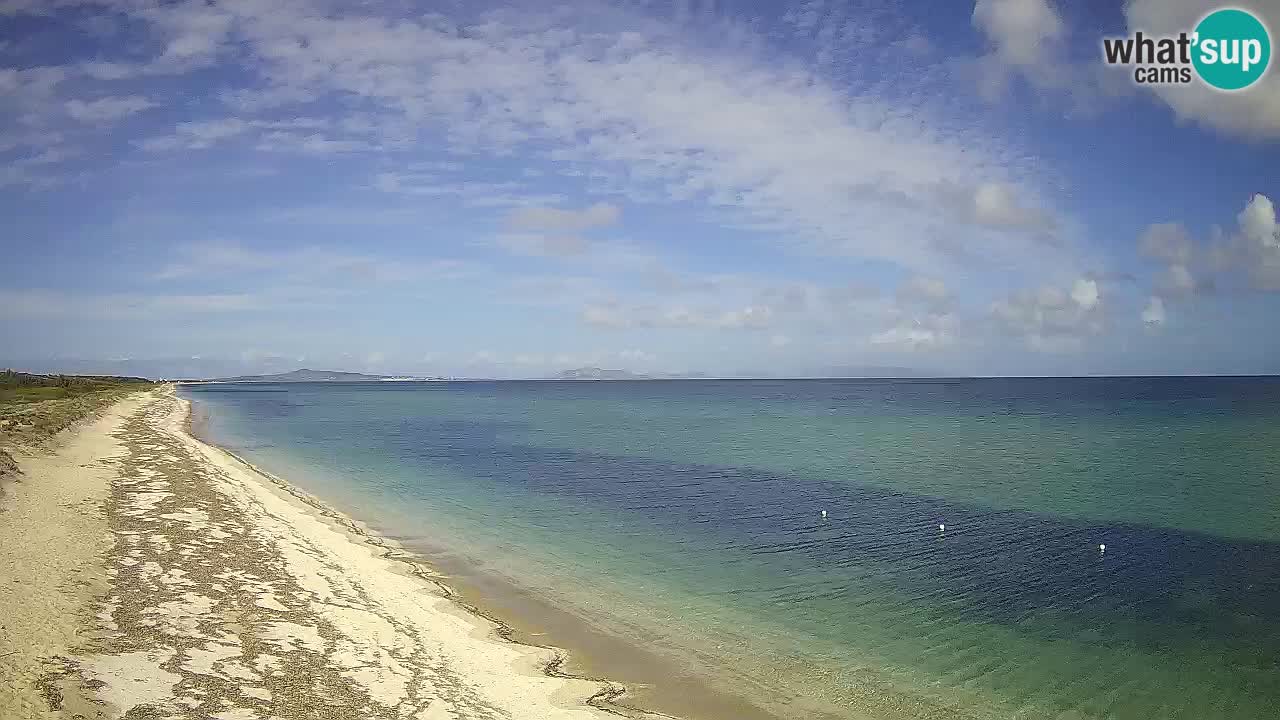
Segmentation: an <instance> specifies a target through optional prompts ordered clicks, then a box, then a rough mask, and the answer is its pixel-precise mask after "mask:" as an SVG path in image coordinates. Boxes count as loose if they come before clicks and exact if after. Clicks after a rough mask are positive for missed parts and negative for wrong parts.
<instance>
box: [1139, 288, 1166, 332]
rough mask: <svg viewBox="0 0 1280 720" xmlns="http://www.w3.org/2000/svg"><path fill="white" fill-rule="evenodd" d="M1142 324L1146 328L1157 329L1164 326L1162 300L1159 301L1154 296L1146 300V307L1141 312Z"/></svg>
mask: <svg viewBox="0 0 1280 720" xmlns="http://www.w3.org/2000/svg"><path fill="white" fill-rule="evenodd" d="M1142 322H1143V323H1144V324H1145V325H1147V326H1148V327H1159V326H1161V325H1164V322H1165V312H1164V300H1161V299H1160V298H1159V297H1158V296H1156V295H1152V296H1151V297H1150V298H1148V299H1147V306H1146V307H1145V308H1143V310H1142Z"/></svg>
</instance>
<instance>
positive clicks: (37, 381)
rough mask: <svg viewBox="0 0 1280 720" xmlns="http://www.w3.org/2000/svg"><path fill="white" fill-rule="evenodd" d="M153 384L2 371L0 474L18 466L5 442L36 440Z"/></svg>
mask: <svg viewBox="0 0 1280 720" xmlns="http://www.w3.org/2000/svg"><path fill="white" fill-rule="evenodd" d="M154 385H155V384H154V383H152V382H151V381H150V380H145V379H143V378H128V377H112V376H102V375H35V374H31V373H21V372H14V371H12V370H4V371H0V477H2V476H4V475H6V474H9V473H12V472H14V471H16V469H17V464H16V463H15V462H14V461H13V458H12V457H10V456H9V455H8V453H7V452H5V447H13V446H18V445H22V446H28V447H31V446H35V445H39V444H40V443H43V442H45V441H46V440H48V439H49V438H51V437H53V436H54V435H56V434H57V433H59V432H60V431H62V430H64V429H66V428H68V427H70V426H71V425H73V424H75V422H76V421H78V420H80V419H81V418H84V417H87V416H89V415H91V414H93V413H95V412H97V411H98V410H101V409H102V408H105V407H106V406H108V405H110V404H111V403H113V402H115V401H116V400H118V399H120V398H121V397H124V396H125V395H127V394H129V393H133V392H137V391H139V390H149V389H151V388H152V387H154Z"/></svg>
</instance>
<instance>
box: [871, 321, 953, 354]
mask: <svg viewBox="0 0 1280 720" xmlns="http://www.w3.org/2000/svg"><path fill="white" fill-rule="evenodd" d="M950 342H951V336H950V335H949V334H947V333H944V332H941V331H939V330H937V329H933V328H927V327H924V326H922V325H920V324H913V325H899V326H897V327H892V328H889V329H888V330H885V331H883V332H879V333H876V334H874V335H872V336H871V344H872V345H892V346H896V347H899V348H902V349H905V350H920V349H923V348H929V347H937V346H939V345H947V344H949V343H950Z"/></svg>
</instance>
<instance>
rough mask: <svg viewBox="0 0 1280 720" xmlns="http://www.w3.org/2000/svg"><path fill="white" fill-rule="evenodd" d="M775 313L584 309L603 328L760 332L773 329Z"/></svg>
mask: <svg viewBox="0 0 1280 720" xmlns="http://www.w3.org/2000/svg"><path fill="white" fill-rule="evenodd" d="M774 316H775V314H774V311H773V309H772V308H770V307H767V306H758V305H747V306H744V307H740V308H729V309H725V308H711V307H690V306H687V305H680V304H669V305H652V304H650V305H646V304H636V305H627V304H623V303H619V302H616V301H605V302H592V303H588V304H587V305H586V306H585V307H583V309H582V313H581V317H582V321H583V322H585V323H586V324H588V325H593V326H596V327H602V328H613V329H622V328H652V327H666V328H704V329H716V330H760V329H764V328H767V327H769V326H770V324H771V323H772V322H773V320H774Z"/></svg>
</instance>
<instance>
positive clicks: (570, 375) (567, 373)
mask: <svg viewBox="0 0 1280 720" xmlns="http://www.w3.org/2000/svg"><path fill="white" fill-rule="evenodd" d="M556 379H557V380H648V379H649V376H647V375H638V374H636V373H633V372H630V371H628V370H605V369H603V368H598V367H580V368H574V369H573V370H564V371H562V372H561V373H560V374H558V375H556Z"/></svg>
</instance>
